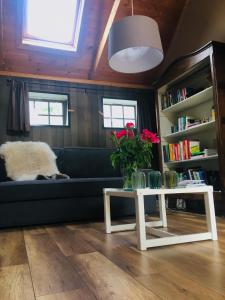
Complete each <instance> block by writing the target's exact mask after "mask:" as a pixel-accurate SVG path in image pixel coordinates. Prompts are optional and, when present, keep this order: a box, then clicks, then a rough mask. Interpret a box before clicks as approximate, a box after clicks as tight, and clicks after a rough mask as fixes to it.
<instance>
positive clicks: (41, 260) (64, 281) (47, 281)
mask: <svg viewBox="0 0 225 300" xmlns="http://www.w3.org/2000/svg"><path fill="white" fill-rule="evenodd" d="M25 242H26V247H27V254H28V259H29V264H30V268H31V275H32V279H33V284H34V290H35V294H36V296H37V297H39V296H44V295H48V294H54V293H60V292H65V291H69V290H74V289H77V288H82V287H83V284H82V280H81V279H80V277H79V276H78V275H77V273H76V272H75V270H74V268H73V267H72V266H71V263H70V262H69V261H68V260H67V259H66V257H65V256H64V255H63V254H62V253H61V252H60V250H59V249H58V247H57V245H56V244H54V243H53V242H52V241H51V239H50V237H49V235H48V234H41V235H26V237H25Z"/></svg>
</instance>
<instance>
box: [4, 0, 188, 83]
mask: <svg viewBox="0 0 225 300" xmlns="http://www.w3.org/2000/svg"><path fill="white" fill-rule="evenodd" d="M1 1H2V5H1V10H2V11H1V16H2V18H1V33H0V34H1V37H0V40H1V42H0V74H7V73H9V74H12V72H16V73H28V74H36V75H41V76H42V75H47V76H54V77H56V78H59V77H62V78H68V79H69V80H74V79H80V80H87V79H88V80H94V81H107V82H112V83H119V84H121V85H122V84H141V85H150V84H151V82H152V81H154V80H155V78H156V74H157V70H158V68H155V69H153V70H151V71H147V72H143V73H139V74H131V75H127V74H121V73H118V72H115V71H113V70H111V69H110V67H109V65H108V58H107V51H108V49H107V43H106V46H105V47H104V50H103V53H102V55H101V57H100V61H99V64H98V66H97V69H96V70H94V64H95V60H96V54H97V50H98V46H99V43H100V41H101V39H102V35H103V32H104V29H105V26H106V23H107V21H108V18H109V16H110V12H111V9H112V6H113V3H114V0H86V2H85V7H84V15H83V21H82V26H81V34H80V38H79V44H78V51H77V52H76V53H68V52H64V51H59V50H50V49H41V48H40V47H36V48H34V47H33V48H24V47H23V46H22V44H21V38H20V37H21V31H22V7H23V5H22V4H23V0H1ZM185 2H186V0H134V14H139V15H146V16H149V17H152V18H153V19H155V20H156V21H157V22H158V25H159V29H160V33H161V39H162V44H163V49H164V52H165V53H166V52H167V49H168V46H169V44H170V41H171V38H172V36H173V34H174V32H175V29H176V26H177V22H178V19H179V16H180V14H181V12H182V9H183V7H184V5H185ZM130 14H131V3H130V0H121V1H120V5H119V8H118V11H117V13H116V16H115V20H119V19H121V18H123V17H125V16H128V15H130Z"/></svg>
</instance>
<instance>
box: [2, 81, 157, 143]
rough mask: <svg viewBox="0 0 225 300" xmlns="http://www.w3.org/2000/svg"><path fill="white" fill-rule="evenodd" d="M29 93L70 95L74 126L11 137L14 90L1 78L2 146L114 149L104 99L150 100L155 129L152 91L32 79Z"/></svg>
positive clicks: (40, 128)
mask: <svg viewBox="0 0 225 300" xmlns="http://www.w3.org/2000/svg"><path fill="white" fill-rule="evenodd" d="M29 90H30V91H31V90H32V91H43V92H53V93H68V94H69V97H70V108H72V109H74V112H72V113H70V127H64V128H63V127H32V128H31V132H30V134H29V136H26V137H24V136H9V135H7V131H6V124H7V112H8V99H9V93H10V87H9V86H8V85H7V78H6V77H1V78H0V144H2V143H4V142H6V141H15V140H33V141H43V142H46V143H48V144H49V145H50V146H53V147H74V146H84V147H86V146H90V147H111V145H112V144H111V140H110V132H111V130H110V129H104V128H103V117H102V116H101V115H100V114H99V111H102V97H103V96H104V97H113V98H124V99H137V100H138V102H139V103H140V102H141V101H145V100H146V99H147V100H149V114H151V119H152V124H151V128H152V130H155V109H154V101H153V92H152V90H136V89H126V88H114V87H107V86H93V85H92V86H90V85H89V86H88V85H81V84H76V85H75V84H69V83H59V82H53V81H43V80H39V81H38V80H29Z"/></svg>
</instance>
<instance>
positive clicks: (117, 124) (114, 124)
mask: <svg viewBox="0 0 225 300" xmlns="http://www.w3.org/2000/svg"><path fill="white" fill-rule="evenodd" d="M112 127H115V128H122V127H123V119H121V120H120V119H112Z"/></svg>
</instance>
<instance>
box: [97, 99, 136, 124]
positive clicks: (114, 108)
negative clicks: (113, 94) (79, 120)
mask: <svg viewBox="0 0 225 300" xmlns="http://www.w3.org/2000/svg"><path fill="white" fill-rule="evenodd" d="M103 119H104V128H123V127H124V126H125V125H126V123H128V122H132V123H134V125H135V126H136V125H137V101H135V100H125V99H124V100H123V99H111V98H103Z"/></svg>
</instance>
